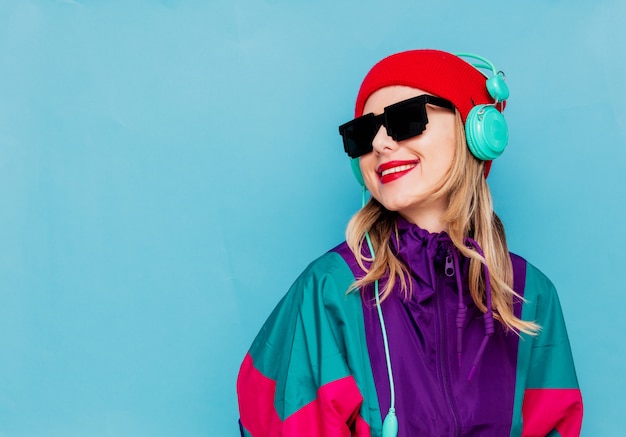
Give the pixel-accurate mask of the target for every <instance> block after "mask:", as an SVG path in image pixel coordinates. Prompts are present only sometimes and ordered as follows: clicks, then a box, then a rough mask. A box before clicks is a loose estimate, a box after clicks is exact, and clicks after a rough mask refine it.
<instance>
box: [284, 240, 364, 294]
mask: <svg viewBox="0 0 626 437" xmlns="http://www.w3.org/2000/svg"><path fill="white" fill-rule="evenodd" d="M346 249H347V245H346V244H345V243H342V244H340V245H338V246H336V247H335V248H333V249H331V250H329V251H328V252H326V253H325V254H323V255H321V256H320V257H318V258H316V259H315V260H313V261H312V262H311V263H310V264H309V265H308V266H307V267H306V268H305V269H304V270H303V271H302V273H301V274H300V275H299V276H298V278H297V279H296V280H295V281H294V283H293V284H292V286H291V288H290V289H289V291H288V292H287V294H286V295H285V297H284V298H283V301H281V304H283V305H284V304H285V303H287V302H288V303H289V304H290V305H298V306H300V305H303V304H304V305H306V303H307V302H308V303H314V304H320V303H321V304H324V303H328V302H332V301H338V300H344V298H345V295H346V293H347V291H348V290H349V288H350V286H351V285H352V284H353V283H354V281H355V277H354V274H353V273H352V269H351V268H350V266H349V264H348V263H349V261H348V260H346V255H347V253H348V252H349V249H348V252H346Z"/></svg>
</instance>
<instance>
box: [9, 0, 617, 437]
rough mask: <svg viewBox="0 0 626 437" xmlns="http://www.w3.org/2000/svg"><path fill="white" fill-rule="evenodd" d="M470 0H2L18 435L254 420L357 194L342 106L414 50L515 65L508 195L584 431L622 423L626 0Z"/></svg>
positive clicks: (203, 426)
mask: <svg viewBox="0 0 626 437" xmlns="http://www.w3.org/2000/svg"><path fill="white" fill-rule="evenodd" d="M477 5H478V4H477V3H475V2H464V1H456V2H453V1H450V0H447V1H446V0H443V1H431V2H423V1H418V0H410V1H409V0H406V1H390V2H380V1H379V0H378V1H371V0H361V1H350V2H348V1H345V2H344V1H334V0H267V1H260V0H249V1H229V0H217V1H199V0H195V1H193V0H188V1H183V0H179V1H177V0H162V1H156V0H154V1H149V0H138V1H132V2H131V1H121V0H109V1H104V0H101V1H96V0H66V1H52V0H47V1H44V0H39V1H36V0H3V1H0V201H1V205H2V207H1V208H0V435H1V436H8V437H18V436H19V437H31V436H32V437H35V436H36V437H40V436H51V437H56V436H63V437H67V436H86V435H89V436H95V437H99V436H133V437H136V436H171V435H181V436H191V437H194V436H229V435H236V433H237V431H236V420H237V409H236V395H235V378H236V374H237V370H238V367H239V363H240V361H241V359H242V358H243V356H244V354H245V352H246V350H247V348H248V346H249V345H250V343H251V341H252V340H253V338H254V336H255V335H256V332H257V331H258V329H259V328H260V326H261V324H262V322H263V321H264V319H265V318H266V317H267V315H268V314H269V312H270V310H271V309H272V307H273V306H274V305H275V303H276V302H277V301H278V299H279V298H280V297H281V296H282V295H283V294H284V292H285V291H286V290H287V288H288V286H289V285H290V283H291V282H292V281H293V280H294V279H295V277H296V276H297V275H298V273H299V272H300V271H301V270H302V269H303V268H304V267H305V266H306V264H307V263H308V262H310V261H311V260H312V259H314V258H315V257H317V256H318V255H320V254H321V253H323V252H324V251H326V250H327V249H329V248H330V247H332V246H333V245H334V244H336V243H338V242H339V241H341V239H342V238H343V230H344V226H345V223H346V222H347V220H348V219H349V217H350V215H351V214H352V213H353V212H354V211H355V210H356V209H357V208H358V206H359V203H360V197H359V190H358V187H357V185H356V183H355V182H354V181H353V180H352V176H351V174H350V171H349V168H348V163H347V159H346V157H345V156H344V155H343V152H342V150H341V142H340V138H339V136H338V135H337V126H338V125H339V124H340V123H343V122H345V121H347V120H348V119H350V118H351V115H352V105H353V101H354V98H355V95H356V91H357V89H358V86H359V84H360V80H361V79H362V77H363V75H364V74H365V73H366V71H367V69H368V68H369V67H371V66H372V65H373V63H374V62H376V61H377V60H379V59H380V58H382V57H383V56H385V55H388V54H391V53H393V52H396V51H399V50H404V49H409V48H419V47H433V48H440V49H444V50H450V51H470V52H475V53H480V54H482V55H484V56H487V57H489V58H490V59H491V60H492V61H493V62H494V63H496V65H497V66H498V67H499V68H501V69H503V70H504V71H505V72H506V74H507V80H508V83H509V86H510V88H511V90H512V95H511V99H510V102H509V106H508V108H507V111H506V115H507V119H508V121H509V125H510V129H511V141H510V147H509V149H508V150H507V152H506V153H505V155H504V156H503V157H502V158H501V159H499V160H498V161H497V162H496V163H495V165H494V168H493V171H492V174H491V176H490V178H489V183H490V185H491V187H492V190H493V193H494V196H495V202H496V208H497V211H498V212H499V213H500V215H501V216H502V218H503V220H504V222H505V224H506V226H507V230H508V235H509V241H510V246H511V248H512V249H513V250H514V251H516V252H518V253H521V254H523V255H524V256H526V257H527V258H528V259H529V260H530V261H532V262H533V263H535V264H536V265H538V266H539V267H540V268H541V269H542V270H544V272H546V273H547V274H548V275H549V276H550V277H551V278H552V280H553V281H554V282H555V284H556V285H557V287H558V289H559V290H560V295H561V300H562V304H563V307H564V310H565V313H566V318H567V320H568V322H569V331H570V336H571V341H572V346H573V350H574V354H575V358H576V363H577V368H578V374H579V379H580V383H581V386H582V389H583V394H584V398H585V401H586V415H585V424H584V429H583V435H585V436H587V437H595V436H620V435H623V426H622V423H623V418H622V417H621V415H623V411H624V410H626V400H625V397H624V395H623V394H624V392H626V378H625V376H624V372H625V370H626V360H625V354H626V342H625V341H624V340H623V337H624V333H625V332H626V322H625V321H624V320H625V319H626V318H625V317H624V312H625V310H624V302H623V296H624V293H625V292H626V280H625V279H624V278H625V276H624V261H626V258H625V256H624V247H626V232H625V225H624V223H625V222H626V208H625V206H624V199H626V184H625V183H624V179H623V178H624V173H625V171H626V104H625V103H624V102H626V80H625V79H624V78H626V61H625V60H626V50H625V49H624V47H623V45H622V44H623V41H625V40H626V31H625V30H624V26H623V20H624V17H625V16H626V4H625V3H624V2H622V1H621V0H613V1H608V0H607V1H594V2H591V1H580V0H579V1H572V0H570V1H567V2H566V1H559V0H553V1H538V0H533V1H526V2H517V3H516V4H514V3H513V2H510V3H508V2H507V3H505V2H496V1H483V2H480V6H477ZM620 430H622V431H620Z"/></svg>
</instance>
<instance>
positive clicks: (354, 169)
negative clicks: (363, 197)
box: [350, 158, 365, 187]
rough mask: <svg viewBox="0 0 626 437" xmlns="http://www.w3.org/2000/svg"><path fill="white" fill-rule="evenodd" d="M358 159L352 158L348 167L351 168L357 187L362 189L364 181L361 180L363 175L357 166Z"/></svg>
mask: <svg viewBox="0 0 626 437" xmlns="http://www.w3.org/2000/svg"><path fill="white" fill-rule="evenodd" d="M359 159H360V158H352V159H350V167H352V173H353V174H354V177H355V178H356V180H357V182H358V183H359V185H361V186H362V187H364V186H365V181H364V180H363V173H361V166H360V165H359Z"/></svg>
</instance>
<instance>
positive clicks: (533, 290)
mask: <svg viewBox="0 0 626 437" xmlns="http://www.w3.org/2000/svg"><path fill="white" fill-rule="evenodd" d="M511 260H512V261H513V272H514V281H515V283H516V284H518V282H520V281H521V279H520V278H516V277H515V275H516V274H517V273H518V272H519V271H521V270H522V268H523V271H524V275H523V283H524V284H523V292H522V293H520V292H519V290H518V289H517V285H516V290H515V291H516V292H518V293H519V294H520V295H521V296H522V297H523V299H524V300H523V304H522V314H521V315H522V319H524V320H533V321H535V322H537V323H538V324H539V325H540V326H542V327H544V331H545V327H546V324H551V323H552V321H553V320H555V319H559V320H560V319H562V311H561V304H560V300H559V296H558V293H557V291H556V287H555V286H554V284H553V283H552V281H551V280H550V278H548V276H546V275H545V274H544V273H543V272H542V271H541V270H540V269H539V268H537V267H536V266H535V265H533V264H532V263H530V262H529V261H527V260H525V259H524V258H522V257H520V256H518V255H514V254H511ZM522 266H523V267H522Z"/></svg>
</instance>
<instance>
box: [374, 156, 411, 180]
mask: <svg viewBox="0 0 626 437" xmlns="http://www.w3.org/2000/svg"><path fill="white" fill-rule="evenodd" d="M419 163H420V161H419V160H416V161H392V162H386V163H384V164H382V165H380V167H378V169H377V172H378V175H379V177H380V181H381V183H383V184H386V183H388V182H392V181H395V180H396V179H399V178H401V177H402V176H404V175H405V174H407V173H408V172H410V171H411V170H413V169H414V168H415V167H417V164H419Z"/></svg>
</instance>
